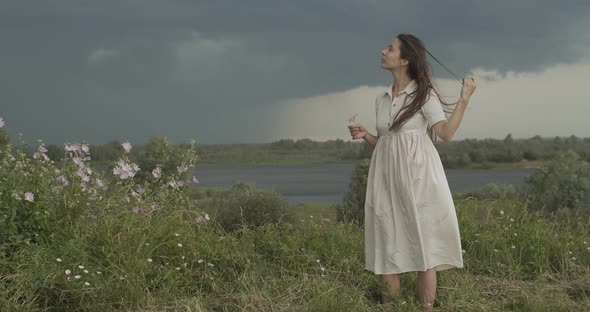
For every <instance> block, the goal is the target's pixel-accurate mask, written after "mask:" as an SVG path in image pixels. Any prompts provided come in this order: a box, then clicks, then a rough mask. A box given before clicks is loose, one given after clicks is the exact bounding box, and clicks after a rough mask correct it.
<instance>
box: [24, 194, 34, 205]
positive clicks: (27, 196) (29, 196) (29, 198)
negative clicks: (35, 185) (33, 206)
mask: <svg viewBox="0 0 590 312" xmlns="http://www.w3.org/2000/svg"><path fill="white" fill-rule="evenodd" d="M25 200H26V201H29V202H31V203H32V202H33V200H35V195H34V194H33V193H31V192H26V193H25Z"/></svg>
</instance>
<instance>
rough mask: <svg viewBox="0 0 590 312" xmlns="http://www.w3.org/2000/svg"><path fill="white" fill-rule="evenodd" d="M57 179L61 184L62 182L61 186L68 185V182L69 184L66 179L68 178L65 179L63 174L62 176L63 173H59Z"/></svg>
mask: <svg viewBox="0 0 590 312" xmlns="http://www.w3.org/2000/svg"><path fill="white" fill-rule="evenodd" d="M57 181H58V182H61V184H62V185H63V186H67V185H69V184H70V181H68V179H66V177H65V176H63V175H60V176H59V177H57Z"/></svg>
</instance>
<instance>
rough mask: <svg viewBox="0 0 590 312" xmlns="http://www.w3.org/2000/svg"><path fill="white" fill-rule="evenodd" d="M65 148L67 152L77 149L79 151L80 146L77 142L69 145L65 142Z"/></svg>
mask: <svg viewBox="0 0 590 312" xmlns="http://www.w3.org/2000/svg"><path fill="white" fill-rule="evenodd" d="M65 150H66V151H67V152H78V151H80V146H78V145H77V144H71V145H67V144H66V146H65Z"/></svg>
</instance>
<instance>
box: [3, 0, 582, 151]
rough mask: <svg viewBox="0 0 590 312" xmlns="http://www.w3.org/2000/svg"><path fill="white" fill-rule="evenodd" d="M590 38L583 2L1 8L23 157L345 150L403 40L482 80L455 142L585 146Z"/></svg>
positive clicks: (254, 0) (57, 3)
mask: <svg viewBox="0 0 590 312" xmlns="http://www.w3.org/2000/svg"><path fill="white" fill-rule="evenodd" d="M588 29H590V2H588V1H524V0H519V1H391V0H329V1H328V0H313V1H311V0H296V1H295V0H291V1H284V0H251V1H238V0H234V1H224V0H215V1H204V0H202V1H199V0H196V1H188V0H184V1H172V0H167V1H139V0H134V1H131V0H100V1H96V0H93V1H90V0H71V1H65V0H54V1H52V0H44V1H27V0H15V1H8V0H0V86H1V87H0V116H1V117H2V118H3V119H4V121H5V122H6V127H7V130H8V131H9V133H10V135H11V137H12V139H13V142H14V141H15V140H16V137H17V134H18V133H22V134H23V136H24V139H25V141H27V142H29V143H34V142H36V141H37V140H38V139H40V140H43V141H44V142H46V143H56V144H63V143H64V142H75V141H79V140H86V141H87V142H90V143H94V144H100V143H106V142H108V141H111V140H129V141H130V142H132V143H136V144H141V143H143V142H145V140H146V139H147V138H148V137H150V136H152V135H161V136H166V137H168V138H169V139H170V140H171V141H172V142H174V143H181V142H188V140H189V139H191V138H192V139H195V140H196V141H197V143H202V144H213V143H263V142H271V141H276V140H279V139H283V138H293V139H299V138H311V139H314V140H326V139H336V138H342V139H345V140H349V139H350V135H349V133H348V130H347V128H346V126H347V122H346V119H347V118H348V117H349V116H350V115H352V114H354V113H358V114H359V119H360V122H361V123H362V124H363V125H365V126H366V127H367V128H368V129H369V131H370V132H372V133H375V129H374V127H375V111H374V109H375V107H374V100H375V96H376V95H377V94H378V93H380V92H383V91H384V89H385V88H386V87H387V85H389V84H390V83H391V81H392V77H391V74H390V72H388V71H384V70H383V69H381V68H380V67H379V62H380V50H381V49H382V48H383V47H385V46H386V45H387V44H388V43H389V42H390V41H391V40H392V39H393V38H394V37H395V36H396V35H397V34H399V33H402V32H408V33H412V34H414V35H416V36H417V37H419V38H420V39H422V40H423V42H424V43H425V44H426V47H427V49H428V50H429V51H430V52H431V53H432V54H433V55H434V56H435V57H436V58H437V59H439V60H440V61H442V62H443V63H444V64H445V65H446V66H447V67H449V68H451V69H452V70H453V71H454V72H455V73H457V74H458V75H459V76H465V75H474V76H476V77H477V78H479V79H480V80H479V86H478V89H477V90H476V93H475V94H474V96H473V97H472V100H471V102H470V104H469V107H468V109H467V112H466V113H465V115H464V119H463V122H462V124H461V126H460V128H459V130H458V131H457V132H456V134H455V137H454V139H456V140H460V139H464V138H503V137H505V136H506V135H507V134H508V133H512V136H513V137H514V138H528V137H531V136H534V135H536V134H539V135H541V136H549V137H553V136H570V135H572V134H573V135H577V136H580V137H588V136H590V127H588V126H587V125H588V121H587V120H588V116H590V108H589V107H590V105H589V104H590V101H588V97H587V94H588V91H587V90H588V86H587V81H588V76H589V74H590V32H589V31H588ZM429 61H430V64H431V67H432V69H433V71H434V75H435V84H436V86H438V87H439V90H440V91H441V93H442V94H443V95H445V96H448V100H449V101H452V100H454V99H456V98H457V96H458V95H459V91H460V88H461V85H460V83H459V82H457V81H456V80H453V79H452V76H450V75H449V74H448V73H446V72H445V71H444V70H443V69H442V68H441V67H440V65H438V64H437V63H436V62H435V61H434V60H433V59H429Z"/></svg>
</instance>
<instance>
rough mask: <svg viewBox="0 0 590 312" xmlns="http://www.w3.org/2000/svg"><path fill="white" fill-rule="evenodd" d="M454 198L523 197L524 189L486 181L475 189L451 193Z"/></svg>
mask: <svg viewBox="0 0 590 312" xmlns="http://www.w3.org/2000/svg"><path fill="white" fill-rule="evenodd" d="M453 195H454V197H455V198H466V197H474V198H477V199H521V200H522V199H524V198H525V190H523V188H522V187H516V186H514V185H512V184H506V185H505V184H496V183H488V184H486V185H484V186H482V187H480V188H478V189H476V190H472V191H467V192H461V193H456V194H453Z"/></svg>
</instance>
